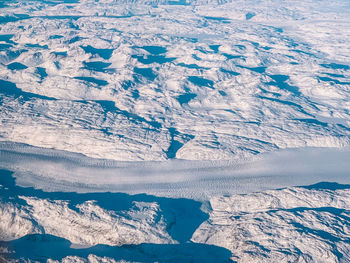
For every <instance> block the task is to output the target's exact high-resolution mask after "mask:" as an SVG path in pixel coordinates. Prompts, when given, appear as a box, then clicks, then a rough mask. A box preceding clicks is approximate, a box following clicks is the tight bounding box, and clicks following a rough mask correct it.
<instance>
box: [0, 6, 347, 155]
mask: <svg viewBox="0 0 350 263" xmlns="http://www.w3.org/2000/svg"><path fill="white" fill-rule="evenodd" d="M125 2H126V3H124V4H123V3H122V2H119V1H47V2H45V1H28V0H26V1H21V0H17V1H3V4H2V8H1V14H2V15H1V17H0V23H1V24H0V25H1V27H0V41H1V44H0V52H1V54H0V67H1V68H0V79H1V82H0V86H1V101H2V103H1V111H0V112H1V117H0V119H1V126H0V138H1V140H6V141H8V140H9V141H14V142H22V143H27V144H31V145H34V146H40V147H46V148H55V149H60V150H68V151H72V152H78V153H83V154H86V155H88V156H91V157H101V158H108V159H115V160H129V161H135V160H165V159H172V158H180V159H189V160H190V159H191V160H192V159H195V160H207V159H208V160H213V159H217V160H222V159H232V158H236V157H237V158H238V157H246V156H250V155H254V154H258V153H261V152H266V151H274V150H277V149H281V148H282V149H283V148H294V147H305V146H313V147H343V146H346V145H349V143H350V140H349V135H350V130H349V125H350V124H349V119H350V116H349V115H350V113H349V85H350V80H349V74H350V73H349V69H350V68H349V67H350V65H349V57H350V46H349V45H348V43H349V42H350V26H349V25H350V24H349V23H350V18H349V12H350V11H349V10H350V7H349V1H347V0H343V1H341V0H338V1H332V5H329V1H278V0H274V1H233V2H232V3H230V2H227V3H226V2H219V3H217V2H216V1H209V3H206V2H205V3H204V1H203V2H201V1H193V2H188V3H187V2H185V1H180V2H176V1H169V2H167V1H163V2H161V3H157V2H155V1H154V2H153V1H147V2H143V1H141V2H140V3H137V2H135V3H134V2H133V3H127V1H125ZM177 4H180V5H177ZM181 4H182V5H181Z"/></svg>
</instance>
